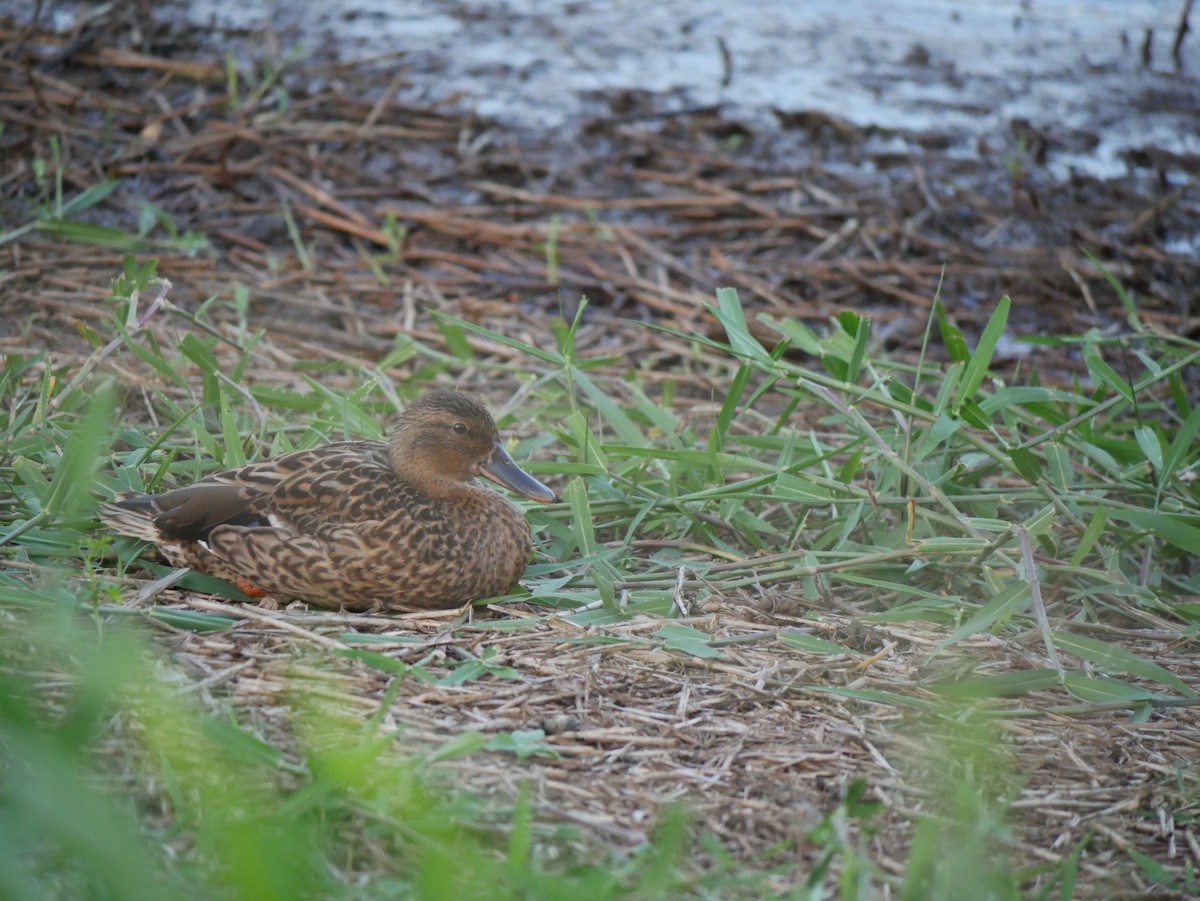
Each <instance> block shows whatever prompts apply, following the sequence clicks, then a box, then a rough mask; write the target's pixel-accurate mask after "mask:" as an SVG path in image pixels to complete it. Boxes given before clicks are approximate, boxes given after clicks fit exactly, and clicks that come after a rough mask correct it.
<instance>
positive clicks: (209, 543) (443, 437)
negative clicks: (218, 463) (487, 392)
mask: <svg viewBox="0 0 1200 901" xmlns="http://www.w3.org/2000/svg"><path fill="white" fill-rule="evenodd" d="M475 476H483V477H485V478H488V479H491V480H492V481H494V482H497V483H498V484H500V485H503V486H505V487H506V488H509V489H511V490H512V491H515V492H518V493H519V494H523V495H524V496H526V497H528V498H530V499H531V500H536V501H540V502H542V503H550V502H552V501H553V500H554V493H553V492H551V491H550V489H549V488H547V487H545V486H544V485H542V484H541V483H540V482H538V481H536V480H535V479H534V478H532V477H531V476H529V475H527V474H526V473H525V472H523V471H522V470H521V469H520V468H519V467H518V466H517V465H516V464H515V463H513V461H512V458H511V457H509V455H508V454H507V453H506V452H505V450H504V448H503V447H502V446H501V444H500V436H499V433H498V432H497V431H496V424H495V422H494V421H493V420H492V417H491V416H490V415H489V414H488V412H487V410H486V409H485V408H484V407H483V405H482V404H480V403H478V402H477V401H474V400H472V399H471V398H469V397H467V396H466V395H464V394H460V393H458V392H456V391H433V392H431V393H429V394H427V395H425V396H424V397H422V398H421V399H419V400H417V401H415V402H414V403H412V404H410V405H409V407H408V409H407V411H406V412H405V414H404V417H403V419H402V420H401V422H400V425H399V426H398V427H397V428H396V431H395V433H394V434H393V436H392V440H391V442H390V444H385V443H383V442H380V441H343V442H338V443H335V444H326V445H323V446H321V447H316V448H313V449H312V450H306V451H296V452H294V453H290V454H284V455H282V456H279V457H273V458H271V459H269V460H263V461H261V462H258V463H250V464H247V465H245V466H240V467H238V468H237V469H232V470H229V471H228V472H222V473H218V474H216V475H211V476H208V477H206V478H204V479H201V480H200V481H198V482H195V483H194V484H192V485H188V486H186V487H184V488H176V489H174V490H172V491H167V492H164V493H162V494H148V495H147V494H142V495H129V496H123V497H121V498H119V499H118V500H116V501H115V502H113V503H110V504H105V505H103V511H102V516H103V519H104V521H105V523H107V524H108V525H109V526H110V527H111V528H112V529H114V530H115V531H117V532H120V533H122V534H125V535H132V536H134V537H137V538H143V539H145V540H147V541H153V542H154V543H155V544H157V545H159V547H160V548H161V550H162V552H163V553H164V555H165V556H166V557H167V559H168V560H170V561H171V562H172V563H173V564H174V565H176V566H188V567H190V568H192V569H194V570H196V571H197V572H202V573H207V574H209V575H212V576H216V577H217V578H220V579H224V580H226V581H229V582H232V583H234V584H238V585H242V586H244V587H249V586H252V587H253V588H255V589H258V590H259V591H260V592H261V593H264V594H267V595H271V596H272V597H275V598H278V599H281V600H284V599H302V600H307V601H310V602H312V603H315V604H320V605H322V606H328V607H342V608H345V609H347V610H368V609H378V608H383V609H388V610H422V609H424V610H428V609H436V608H447V607H456V606H459V605H460V604H464V603H466V602H467V601H471V600H475V599H477V598H483V597H492V596H495V595H501V594H506V593H507V592H509V591H511V590H512V589H513V588H514V587H515V586H516V584H517V580H518V579H520V577H521V574H522V573H523V572H524V571H525V565H526V564H527V563H528V562H529V555H530V553H531V551H532V548H533V542H532V539H531V537H530V532H529V525H528V523H526V521H525V517H524V516H522V515H521V512H520V511H519V510H518V509H517V508H516V507H515V506H513V505H512V504H511V503H510V502H509V501H508V500H506V499H505V498H503V497H501V496H500V495H499V494H498V493H497V492H495V491H492V490H491V489H489V488H484V487H482V486H480V485H475V484H471V483H470V480H471V479H472V478H474V477H475Z"/></svg>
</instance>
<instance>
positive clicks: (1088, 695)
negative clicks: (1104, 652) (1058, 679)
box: [1063, 673, 1154, 704]
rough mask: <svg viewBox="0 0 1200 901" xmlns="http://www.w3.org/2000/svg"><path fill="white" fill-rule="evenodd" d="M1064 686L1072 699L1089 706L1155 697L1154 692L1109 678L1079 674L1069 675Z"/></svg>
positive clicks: (1064, 681)
mask: <svg viewBox="0 0 1200 901" xmlns="http://www.w3.org/2000/svg"><path fill="white" fill-rule="evenodd" d="M1063 685H1064V686H1065V687H1066V689H1067V691H1068V692H1069V693H1070V694H1071V696H1072V697H1076V698H1079V700H1081V701H1086V702H1087V703H1089V704H1124V703H1129V702H1131V701H1145V700H1148V699H1150V698H1153V697H1154V692H1151V691H1146V689H1144V688H1139V687H1138V686H1136V685H1130V684H1129V683H1128V682H1122V681H1121V680H1120V679H1113V678H1110V677H1108V676H1083V675H1080V674H1078V673H1068V674H1067V676H1066V678H1065V679H1064V680H1063Z"/></svg>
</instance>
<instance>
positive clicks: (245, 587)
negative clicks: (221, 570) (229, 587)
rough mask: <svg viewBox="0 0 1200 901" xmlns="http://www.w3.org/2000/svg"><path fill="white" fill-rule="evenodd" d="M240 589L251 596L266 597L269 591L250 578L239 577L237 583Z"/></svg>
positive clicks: (247, 595)
mask: <svg viewBox="0 0 1200 901" xmlns="http://www.w3.org/2000/svg"><path fill="white" fill-rule="evenodd" d="M235 584H236V585H237V587H238V591H240V592H241V593H242V594H244V595H246V597H249V598H265V597H266V596H267V593H266V592H265V591H263V590H262V589H261V588H259V587H258V586H257V585H255V584H254V583H253V582H251V581H250V580H249V579H238V580H237V582H236V583H235Z"/></svg>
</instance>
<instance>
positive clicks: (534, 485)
mask: <svg viewBox="0 0 1200 901" xmlns="http://www.w3.org/2000/svg"><path fill="white" fill-rule="evenodd" d="M390 455H391V461H392V468H393V469H394V470H395V471H396V473H397V474H398V475H400V476H401V477H403V478H404V479H406V480H408V481H409V482H412V483H413V484H414V485H416V486H417V487H418V488H420V489H421V490H422V491H423V492H425V493H426V494H427V495H429V496H430V497H449V496H451V495H453V494H454V493H456V492H458V491H461V490H462V486H463V483H464V482H466V481H468V480H470V479H472V478H474V477H475V476H483V477H484V478H485V479H491V480H492V481H493V482H495V483H496V484H498V485H503V486H504V487H505V488H507V489H509V490H510V491H515V492H516V493H517V494H520V495H524V496H525V497H527V498H529V499H530V500H533V501H538V502H539V503H543V504H549V503H553V502H554V492H553V491H551V490H550V489H549V488H547V487H546V486H545V485H543V484H542V483H541V482H539V481H538V480H537V479H535V478H534V477H533V476H531V475H529V474H528V473H527V472H525V471H524V470H523V469H521V468H520V467H519V466H517V464H516V463H514V462H513V460H512V457H510V456H509V455H508V452H507V451H506V450H505V449H504V446H503V445H502V444H501V443H500V433H499V432H498V431H497V430H496V422H495V420H493V419H492V416H491V414H490V413H488V411H487V408H486V407H484V406H483V404H481V403H479V401H477V400H474V399H472V398H470V397H468V396H467V395H465V394H462V393H460V392H458V391H444V390H439V391H430V392H429V393H428V394H426V395H424V396H423V397H421V398H419V399H418V400H415V401H413V402H412V403H411V404H409V405H408V408H407V409H406V410H405V411H404V417H403V418H402V419H401V420H400V424H399V425H398V426H397V427H396V431H395V433H394V434H393V435H392V441H391V445H390Z"/></svg>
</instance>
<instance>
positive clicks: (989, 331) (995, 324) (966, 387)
mask: <svg viewBox="0 0 1200 901" xmlns="http://www.w3.org/2000/svg"><path fill="white" fill-rule="evenodd" d="M1011 306H1012V301H1011V300H1009V298H1008V297H1007V296H1005V297H1001V298H1000V302H999V303H998V304H997V305H996V309H995V311H994V312H993V313H992V315H991V317H990V318H989V319H988V324H987V325H986V326H984V329H983V334H982V335H980V336H979V344H978V346H977V347H976V348H975V352H974V353H973V354H971V359H970V360H969V361H968V362H967V368H966V369H965V370H964V371H963V377H962V382H961V383H960V385H959V391H958V402H957V403H956V404H955V410H956V412H961V411H962V408H963V405H964V404H966V403H967V402H969V401H973V400H974V399H975V392H976V391H978V390H979V386H980V385H981V384H983V379H984V376H986V375H987V372H988V368H989V367H990V366H991V365H992V355H993V354H994V353H995V352H996V345H997V344H998V343H999V341H1000V338H1001V337H1003V335H1004V327H1005V325H1007V323H1008V311H1009V308H1010V307H1011Z"/></svg>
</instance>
